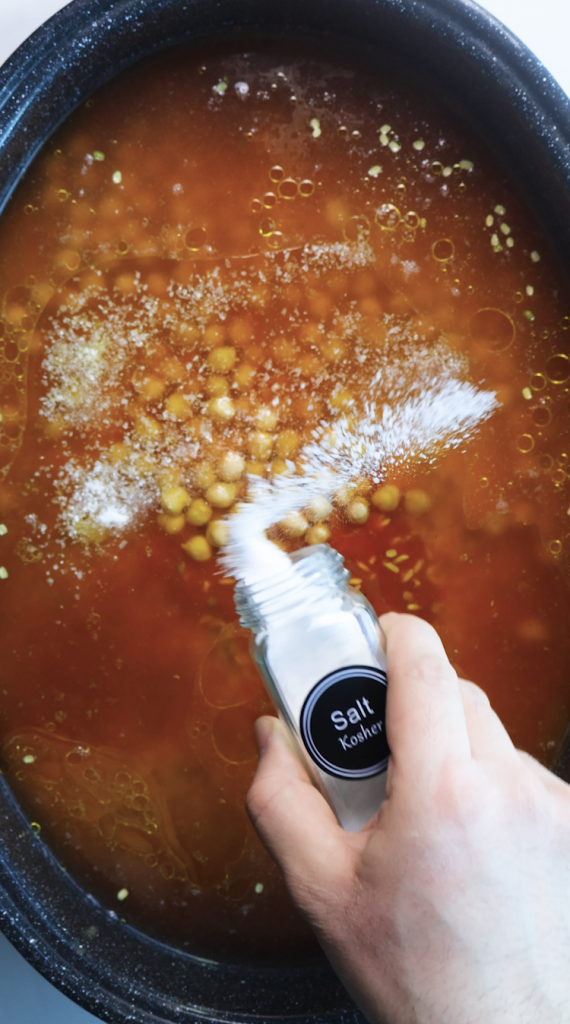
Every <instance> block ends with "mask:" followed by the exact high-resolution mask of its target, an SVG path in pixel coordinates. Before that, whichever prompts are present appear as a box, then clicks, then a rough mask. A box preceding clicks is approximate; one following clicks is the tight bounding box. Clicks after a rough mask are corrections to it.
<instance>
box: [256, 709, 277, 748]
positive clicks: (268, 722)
mask: <svg viewBox="0 0 570 1024" xmlns="http://www.w3.org/2000/svg"><path fill="white" fill-rule="evenodd" d="M276 721H277V719H276V718H271V717H270V716H268V715H265V716H264V718H258V719H257V721H256V723H255V738H256V740H257V746H258V747H259V753H260V755H261V757H263V755H264V754H265V752H266V750H267V748H268V746H269V741H270V739H271V734H272V732H273V725H274V723H275V722H276Z"/></svg>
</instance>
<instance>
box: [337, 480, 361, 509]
mask: <svg viewBox="0 0 570 1024" xmlns="http://www.w3.org/2000/svg"><path fill="white" fill-rule="evenodd" d="M355 493H356V487H354V486H350V487H349V486H348V485H347V484H345V485H344V487H339V489H338V491H337V492H336V494H335V496H334V501H335V505H348V503H349V502H350V501H352V499H353V498H354V495H355Z"/></svg>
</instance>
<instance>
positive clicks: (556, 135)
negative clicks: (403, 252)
mask: <svg viewBox="0 0 570 1024" xmlns="http://www.w3.org/2000/svg"><path fill="white" fill-rule="evenodd" d="M240 31H241V32H242V33H244V34H245V35H247V33H248V32H249V33H250V34H251V33H253V32H255V33H256V34H259V33H260V32H261V33H263V32H272V33H274V32H275V31H278V32H284V31H286V32H287V33H288V34H289V35H290V34H291V33H294V34H296V33H299V34H300V35H302V36H303V37H304V38H305V39H306V38H307V36H309V37H310V35H311V34H313V35H322V34H323V33H326V35H327V36H328V37H330V38H331V39H332V40H333V41H334V39H335V38H336V39H338V40H344V41H345V42H346V40H350V41H351V42H352V44H353V46H354V47H356V48H359V49H360V50H361V51H362V54H363V58H364V55H366V59H365V60H364V59H363V68H369V67H370V66H371V65H372V63H373V61H372V62H370V56H371V54H372V56H373V57H376V56H377V55H378V56H382V55H387V56H388V57H389V59H390V60H391V61H395V62H397V63H398V64H400V65H401V66H405V65H407V66H409V67H410V68H412V69H413V70H414V73H415V74H416V76H419V77H420V78H421V80H422V83H423V86H422V87H423V88H425V89H426V90H428V91H429V90H432V91H433V92H434V93H435V94H436V95H437V96H438V97H439V101H440V102H445V98H446V97H447V101H448V102H449V103H450V104H451V102H453V106H454V109H455V110H459V112H460V114H461V115H462V117H463V118H464V120H466V121H467V122H468V123H469V124H470V126H471V128H472V130H473V131H474V132H475V133H477V134H479V135H480V136H482V137H483V138H484V140H485V142H486V143H487V144H488V146H490V147H491V149H492V150H493V151H494V152H495V154H496V157H497V160H498V161H500V162H501V163H502V165H503V166H504V168H505V170H506V172H507V173H508V174H509V175H510V176H511V178H515V179H516V180H517V182H518V184H519V187H520V189H521V190H522V192H523V194H525V196H526V199H527V202H528V204H529V206H530V207H531V208H533V210H534V212H535V214H536V215H537V217H538V218H539V220H540V221H541V222H542V225H543V228H544V229H545V231H546V233H547V234H548V235H549V237H550V239H551V240H552V243H553V245H554V246H555V248H557V250H558V254H559V257H560V262H561V265H562V266H563V267H564V265H566V266H568V267H570V103H569V102H568V100H567V98H566V97H565V95H564V94H563V92H562V91H561V89H560V88H559V87H558V86H557V84H556V83H555V82H554V81H553V80H552V79H551V78H550V77H549V75H548V74H547V73H546V72H545V70H544V68H543V67H542V66H541V65H540V64H539V63H538V61H537V60H536V59H535V58H534V57H533V55H532V54H531V53H530V52H529V51H528V50H526V49H525V48H524V47H523V46H522V45H521V44H520V42H519V41H518V40H517V39H516V38H515V37H513V36H512V35H510V34H509V32H508V31H507V30H506V29H505V28H503V27H502V26H501V25H500V24H499V23H498V22H497V21H495V19H494V18H492V17H491V16H490V15H487V14H486V13H485V12H483V11H482V10H481V9H480V8H479V7H477V5H476V4H474V3H471V2H470V0H287V2H286V3H281V4H279V3H270V2H269V0H74V2H73V3H71V4H70V5H69V6H67V7H65V8H64V9H63V10H62V11H60V13H59V14H56V15H55V17H54V18H52V19H51V20H50V21H49V22H47V23H46V24H45V25H44V26H42V27H41V28H40V29H39V30H38V31H37V32H36V33H34V35H33V36H31V38H30V39H29V40H28V41H27V42H26V43H24V45H23V46H21V47H20V49H19V50H18V51H17V52H16V53H15V54H14V55H13V57H12V58H11V59H10V60H9V61H8V63H7V64H6V65H5V66H4V67H3V69H2V71H1V72H0V168H1V169H0V210H2V209H3V208H4V206H5V204H6V203H7V202H8V201H9V198H10V196H11V194H12V192H13V191H14V189H15V187H16V185H17V183H18V181H19V180H20V178H21V177H22V175H23V174H24V172H25V171H26V168H27V167H28V166H29V165H30V163H31V161H32V160H33V158H34V156H35V154H36V153H37V152H38V150H39V149H40V147H41V146H42V145H43V143H44V142H45V141H46V139H48V137H49V136H50V135H51V134H52V133H53V131H54V130H55V129H56V128H57V126H58V125H59V124H61V122H62V121H63V120H64V119H65V118H66V117H67V116H68V114H69V113H70V112H71V111H72V110H73V109H74V108H75V107H76V106H77V105H78V104H79V103H81V102H82V101H83V100H85V99H86V98H87V97H88V96H89V94H90V93H92V92H93V90H95V89H96V88H98V87H99V86H100V85H101V84H102V83H103V82H105V81H107V80H108V79H110V78H112V77H113V76H114V75H115V74H116V73H117V72H118V71H120V70H121V69H123V68H126V67H128V66H129V65H131V64H133V63H134V62H135V61H137V60H139V59H140V58H141V57H144V56H145V55H147V54H151V53H153V52H156V51H158V50H160V49H164V48H166V47H168V46H171V45H174V44H179V43H181V42H183V41H185V40H186V41H191V40H208V39H211V38H212V37H214V38H215V37H216V36H222V35H223V36H224V37H227V36H228V34H230V35H231V33H232V32H236V33H237V32H240ZM363 73H371V72H370V71H369V70H364V71H363ZM567 750H570V745H568V744H567V746H566V752H565V751H563V753H562V755H561V758H560V760H559V763H558V766H557V771H558V773H559V774H560V775H562V776H563V777H566V776H568V774H569V769H570V756H569V754H568V753H567ZM0 927H1V929H2V931H4V932H5V934H6V935H7V937H8V938H9V939H10V940H11V942H12V943H13V944H14V945H15V946H16V947H17V949H19V950H20V952H21V953H22V954H23V955H24V956H25V957H26V958H27V959H28V960H29V961H30V962H31V963H32V964H33V965H34V967H36V968H37V969H38V970H39V971H40V972H41V973H42V974H43V975H45V977H47V978H48V979H49V980H50V981H51V982H52V983H53V984H54V985H56V986H57V987H58V988H60V989H61V990H62V991H63V992H64V993H65V994H66V995H68V996H69V997H70V998H71V999H73V1000H75V1001H76V1002H77V1003H79V1004H80V1005H81V1006H83V1007H85V1008H86V1009H88V1010H90V1011H91V1012H92V1013H94V1014H95V1015H97V1016H98V1017H100V1018H101V1019H103V1020H104V1021H109V1022H113V1024H122V1022H126V1021H135V1020H136V1021H137V1022H138V1024H159V1022H160V1024H174V1022H176V1024H185V1022H186V1024H188V1022H196V1021H203V1022H214V1021H228V1022H234V1024H242V1022H243V1024H246V1022H248V1021H251V1022H253V1021H257V1022H262V1021H272V1022H275V1024H279V1022H281V1021H282V1022H285V1020H287V1021H288V1022H289V1024H290V1022H291V1021H298V1022H299V1024H300V1022H301V1021H303V1022H307V1024H308V1022H311V1024H320V1022H323V1024H324V1022H325V1021H326V1022H329V1024H357V1022H361V1021H362V1020H363V1018H362V1017H361V1015H360V1014H359V1013H358V1011H357V1010H356V1009H355V1007H354V1005H353V1004H352V1003H351V1001H350V999H349V998H348V996H347V995H346V993H345V992H344V990H343V988H342V986H341V985H340V984H339V983H338V982H337V980H336V978H335V977H334V975H333V974H332V972H331V971H330V969H329V968H328V966H327V965H326V963H325V962H324V961H323V962H312V963H311V964H306V965H304V966H296V967H295V966H282V967H261V966H260V967H255V966H254V965H251V964H250V965H247V966H239V965H236V964H229V963H216V962H213V961H206V960H201V959H199V958H197V957H194V956H190V955H188V954H186V953H184V952H182V951H180V950H178V949H175V948H170V947H168V946H166V945H164V944H161V943H159V942H156V941H154V940H152V939H150V938H148V937H147V936H145V935H143V934H141V933H140V932H138V931H136V930H135V929H134V928H131V927H129V926H128V925H124V924H122V923H121V922H120V921H119V920H118V918H117V916H116V915H115V913H114V912H110V911H108V910H106V909H105V908H104V907H102V906H101V905H99V904H98V903H97V901H96V900H94V899H93V897H91V896H90V895H89V894H88V893H86V892H85V891H83V890H82V889H81V888H80V886H78V885H77V884H76V883H75V882H74V881H73V879H72V878H70V877H69V876H68V875H67V873H66V872H65V870H62V868H61V866H60V865H59V864H58V862H57V861H56V859H55V857H54V856H53V855H52V854H51V853H50V851H49V850H48V849H47V848H46V847H45V845H44V844H43V843H42V842H41V840H40V839H39V838H38V837H37V836H35V835H34V833H33V832H32V831H31V829H30V827H29V823H28V821H27V820H26V818H25V817H24V815H23V814H22V812H21V810H20V809H19V807H18V805H17V803H16V801H15V800H14V798H13V796H12V794H11V792H10V790H9V789H8V787H7V785H6V783H5V781H4V780H3V779H2V778H0Z"/></svg>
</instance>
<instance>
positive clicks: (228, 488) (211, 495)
mask: <svg viewBox="0 0 570 1024" xmlns="http://www.w3.org/2000/svg"><path fill="white" fill-rule="evenodd" d="M235 500H236V485H235V484H231V483H220V482H219V481H217V482H216V483H214V484H210V486H209V487H208V489H207V491H206V501H208V502H209V503H210V505H213V506H214V508H229V507H230V505H233V503H234V501H235Z"/></svg>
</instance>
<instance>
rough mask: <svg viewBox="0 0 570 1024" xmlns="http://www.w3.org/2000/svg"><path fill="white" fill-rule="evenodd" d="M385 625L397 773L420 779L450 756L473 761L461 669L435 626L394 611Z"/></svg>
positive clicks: (390, 736) (390, 725)
mask: <svg viewBox="0 0 570 1024" xmlns="http://www.w3.org/2000/svg"><path fill="white" fill-rule="evenodd" d="M380 623H381V625H382V628H383V630H384V632H385V634H386V657H387V662H388V665H387V673H388V693H387V700H386V733H387V737H388V742H389V744H390V750H391V753H392V771H391V774H393V773H394V772H396V773H397V774H398V775H399V774H401V773H402V772H403V773H405V775H406V776H408V777H412V778H416V779H417V780H418V781H419V779H421V778H423V777H425V776H426V774H432V773H433V774H438V773H439V769H440V768H441V767H442V765H443V764H445V763H446V762H449V761H450V760H452V761H457V760H463V761H464V760H465V759H469V760H470V759H471V746H470V743H469V735H468V732H467V723H466V721H465V712H464V710H463V701H462V699H461V693H460V690H459V683H458V680H457V673H456V672H455V671H454V669H453V668H452V667H451V665H450V663H449V659H448V657H447V655H446V653H445V650H444V647H443V644H442V642H441V640H440V639H439V637H438V635H437V633H436V631H435V629H433V628H432V626H430V625H429V624H428V623H427V622H424V621H423V619H418V618H417V617H416V616H415V615H397V614H395V613H394V612H391V613H389V614H388V615H383V616H382V618H381V620H380Z"/></svg>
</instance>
